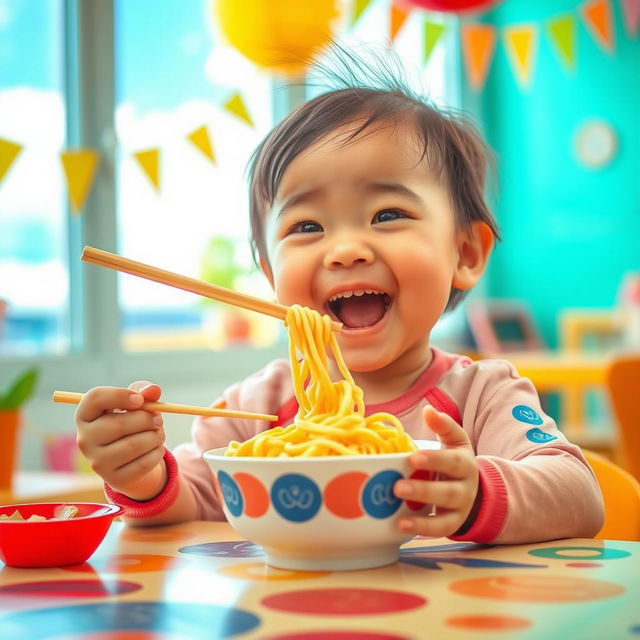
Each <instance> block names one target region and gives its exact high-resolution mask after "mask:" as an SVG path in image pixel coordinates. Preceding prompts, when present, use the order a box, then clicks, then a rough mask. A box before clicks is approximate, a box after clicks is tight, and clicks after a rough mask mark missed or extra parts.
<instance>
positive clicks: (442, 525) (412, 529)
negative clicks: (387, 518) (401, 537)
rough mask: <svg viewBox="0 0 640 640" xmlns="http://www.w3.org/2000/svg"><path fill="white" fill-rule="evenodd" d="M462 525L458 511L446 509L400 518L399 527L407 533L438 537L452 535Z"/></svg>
mask: <svg viewBox="0 0 640 640" xmlns="http://www.w3.org/2000/svg"><path fill="white" fill-rule="evenodd" d="M460 525H461V522H460V513H459V512H458V511H444V512H442V513H439V514H436V515H433V516H412V517H411V518H400V520H398V528H399V529H400V530H401V531H404V532H405V533H413V534H416V535H420V536H434V537H436V538H442V537H445V536H450V535H451V534H452V533H453V532H454V531H457V530H458V529H459V527H460Z"/></svg>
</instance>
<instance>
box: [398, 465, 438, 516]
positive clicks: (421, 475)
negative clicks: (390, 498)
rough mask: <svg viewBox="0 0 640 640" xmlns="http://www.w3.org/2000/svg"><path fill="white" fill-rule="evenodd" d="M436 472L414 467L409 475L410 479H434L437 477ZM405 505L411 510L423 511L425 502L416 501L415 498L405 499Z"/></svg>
mask: <svg viewBox="0 0 640 640" xmlns="http://www.w3.org/2000/svg"><path fill="white" fill-rule="evenodd" d="M437 475H438V474H437V473H434V472H433V471H428V470H427V469H416V470H415V471H414V472H413V473H412V474H411V475H410V476H409V479H410V480H435V479H436V477H437ZM405 502H406V504H407V507H409V509H411V511H423V510H424V507H425V504H424V502H416V501H415V500H406V501H405Z"/></svg>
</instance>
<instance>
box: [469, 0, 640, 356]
mask: <svg viewBox="0 0 640 640" xmlns="http://www.w3.org/2000/svg"><path fill="white" fill-rule="evenodd" d="M581 4H582V3H581V2H577V1H571V0H537V1H536V2H523V0H504V1H503V2H502V3H500V4H498V5H497V6H496V7H495V8H494V9H493V10H492V11H490V12H487V13H485V14H484V15H482V16H480V17H478V16H476V17H474V18H465V19H467V20H470V21H474V22H477V21H482V22H488V23H492V24H494V25H496V26H497V27H498V29H499V30H500V29H501V27H503V26H505V25H515V24H518V23H523V22H532V23H535V24H536V25H537V26H538V40H537V58H536V62H535V67H534V71H533V75H532V78H531V83H530V85H529V87H528V88H524V89H523V88H521V87H519V86H518V84H517V81H516V78H515V75H514V73H513V71H512V69H511V66H510V64H509V62H508V59H507V53H506V49H505V46H504V42H503V39H502V35H501V33H500V35H499V38H498V43H497V46H496V51H495V55H494V59H493V62H492V64H491V68H490V72H489V74H488V77H487V83H486V86H485V87H484V89H483V90H481V91H479V92H477V91H474V90H472V89H469V88H468V87H467V88H465V89H464V90H463V106H464V107H466V108H468V109H470V110H471V111H472V112H473V113H474V114H475V115H476V117H477V118H479V119H480V124H481V127H482V129H483V131H484V134H485V136H486V137H487V140H488V142H489V144H490V146H491V147H492V148H493V149H494V151H495V153H496V155H497V169H498V171H497V175H498V183H497V188H496V189H494V193H493V195H492V196H490V197H491V199H492V200H493V202H494V211H495V212H496V215H497V218H498V221H499V224H500V226H501V230H502V234H503V242H502V243H500V244H499V245H498V247H497V248H496V251H495V253H494V255H493V257H492V258H491V263H490V267H489V271H488V273H487V276H486V282H485V285H484V286H485V293H486V294H487V295H488V296H490V297H496V298H523V299H525V300H526V301H527V302H528V303H529V306H530V307H531V308H532V310H533V313H534V315H535V318H536V321H537V323H538V325H539V327H540V329H541V330H542V332H543V335H544V338H545V340H546V341H547V344H548V345H549V346H551V347H553V346H555V345H556V344H557V318H558V313H559V311H560V310H561V309H563V308H567V307H573V308H575V307H581V308H601V307H610V306H612V305H614V304H615V303H616V295H617V291H618V287H619V285H620V282H621V279H622V277H623V274H624V273H625V272H627V271H630V270H640V40H639V39H638V36H636V37H635V39H634V38H633V37H632V36H631V35H630V34H629V33H628V31H627V30H626V25H625V23H624V20H623V15H622V6H621V4H622V3H621V2H619V1H618V0H611V6H612V8H613V11H614V15H615V50H614V53H613V54H609V53H607V52H605V51H604V50H603V49H601V48H600V47H599V46H598V44H597V43H596V42H595V41H594V40H593V38H592V36H591V35H590V33H589V32H588V31H587V28H586V25H585V24H584V22H583V21H582V19H581V17H580V16H579V11H578V9H579V6H580V5H581ZM566 12H571V13H572V14H573V15H574V16H575V17H576V18H577V30H576V65H575V70H574V72H571V71H569V70H567V68H566V67H565V66H564V64H563V63H562V62H561V61H560V59H559V58H558V57H557V55H556V53H555V51H554V50H553V48H552V43H551V41H550V40H549V37H548V35H547V32H546V24H547V22H548V20H549V19H552V18H556V17H558V16H559V15H560V14H563V13H566ZM594 118H598V119H604V120H607V121H608V122H609V123H610V124H611V125H612V126H613V128H614V129H615V131H616V133H617V136H618V152H617V154H616V156H615V157H614V159H613V161H612V162H611V164H610V165H608V166H606V167H605V168H603V169H599V170H593V169H588V168H586V167H584V166H582V165H581V164H580V163H579V161H578V160H577V157H576V154H575V151H574V140H575V136H576V133H577V131H578V129H579V127H580V125H581V124H583V123H584V122H585V121H587V120H590V119H594Z"/></svg>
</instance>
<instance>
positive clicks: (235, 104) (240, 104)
mask: <svg viewBox="0 0 640 640" xmlns="http://www.w3.org/2000/svg"><path fill="white" fill-rule="evenodd" d="M224 108H225V111H228V112H229V113H231V114H233V115H234V116H236V118H240V120H243V121H244V122H246V123H247V124H248V125H249V126H250V127H253V120H252V119H251V116H250V115H249V112H248V111H247V108H246V107H245V106H244V101H243V99H242V96H241V95H240V94H239V93H237V92H236V93H234V94H233V95H232V96H231V97H230V98H229V99H228V100H227V101H226V102H225V103H224Z"/></svg>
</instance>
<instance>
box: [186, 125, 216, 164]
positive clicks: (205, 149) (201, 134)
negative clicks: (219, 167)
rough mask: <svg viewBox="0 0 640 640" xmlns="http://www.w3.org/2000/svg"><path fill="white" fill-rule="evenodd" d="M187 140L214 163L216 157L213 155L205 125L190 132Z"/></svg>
mask: <svg viewBox="0 0 640 640" xmlns="http://www.w3.org/2000/svg"><path fill="white" fill-rule="evenodd" d="M187 138H188V139H189V140H191V142H193V144H194V145H195V146H196V147H198V149H200V151H202V153H203V154H204V155H205V156H207V158H209V160H211V162H213V164H215V163H216V156H215V154H214V153H213V147H212V146H211V138H210V136H209V130H208V129H207V125H205V124H203V125H202V126H201V127H198V128H197V129H196V130H195V131H192V132H191V133H190V134H189V135H188V136H187Z"/></svg>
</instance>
